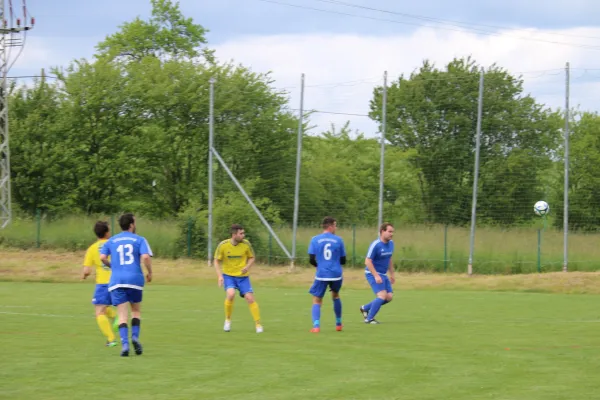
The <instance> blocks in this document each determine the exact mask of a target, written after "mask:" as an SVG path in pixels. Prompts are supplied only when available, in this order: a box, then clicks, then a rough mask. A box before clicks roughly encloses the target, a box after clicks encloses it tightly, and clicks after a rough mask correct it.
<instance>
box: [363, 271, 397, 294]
mask: <svg viewBox="0 0 600 400" xmlns="http://www.w3.org/2000/svg"><path fill="white" fill-rule="evenodd" d="M365 276H366V277H367V282H369V285H371V289H373V293H375V294H377V293H379V292H381V291H382V290H385V291H386V292H388V293H394V290H393V289H392V282H390V278H388V277H387V275H381V274H380V275H379V276H380V277H381V283H377V282H375V277H374V276H373V274H365Z"/></svg>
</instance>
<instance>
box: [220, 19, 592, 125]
mask: <svg viewBox="0 0 600 400" xmlns="http://www.w3.org/2000/svg"><path fill="white" fill-rule="evenodd" d="M575 36H576V37H575ZM582 36H588V37H600V28H577V29H568V30H562V31H540V30H535V29H527V30H522V29H520V30H515V31H504V32H502V35H500V36H479V35H475V34H472V33H466V32H448V31H439V30H434V29H431V28H422V29H418V30H416V31H414V32H412V33H406V34H399V35H391V36H364V35H350V34H337V35H335V34H326V33H322V34H298V35H268V36H245V37H238V38H236V39H232V40H229V41H226V42H224V43H221V44H219V45H217V46H216V51H217V53H216V54H217V57H218V58H219V59H220V60H221V61H227V60H235V62H238V63H242V64H244V65H246V66H250V67H252V69H253V70H254V71H257V72H267V71H272V76H273V77H274V78H275V80H276V82H275V86H277V87H288V88H290V89H289V91H290V94H291V105H292V107H293V108H297V105H298V104H299V97H300V96H299V84H300V75H301V74H302V73H304V74H305V75H306V85H307V88H306V90H305V97H304V108H305V109H318V110H324V111H332V112H341V113H350V114H367V113H368V111H369V100H370V99H371V97H372V93H373V88H374V87H375V86H377V85H381V83H382V79H383V71H386V70H387V71H389V75H390V79H394V78H397V77H398V76H399V75H400V74H405V75H406V74H410V72H412V71H414V70H415V69H416V68H418V67H419V66H420V65H421V63H422V61H423V60H424V59H429V60H430V61H432V62H434V63H436V65H438V66H439V67H442V66H443V65H445V64H446V63H447V62H449V61H450V60H452V59H453V58H454V57H466V56H472V57H473V58H474V59H475V60H476V61H477V62H478V63H480V64H482V65H483V66H489V65H491V64H493V63H496V64H498V65H500V66H502V67H504V68H506V69H508V70H509V71H510V72H511V73H514V74H515V75H518V74H519V73H523V78H524V80H525V90H526V91H527V92H530V93H531V94H532V95H534V96H535V97H536V98H537V99H538V100H539V101H541V102H543V103H545V104H547V105H548V106H551V107H562V106H563V105H564V97H565V74H564V67H565V63H566V62H567V61H568V62H570V63H571V67H572V68H580V69H573V71H572V82H571V94H572V97H571V104H572V105H576V104H579V105H580V106H581V107H582V108H584V109H591V110H597V109H598V106H599V103H598V101H597V100H596V98H595V97H596V96H595V93H597V91H595V90H597V87H598V84H599V82H600V69H599V70H597V71H593V70H588V71H585V70H584V69H583V68H593V67H594V65H596V66H597V67H599V68H600V66H599V65H598V64H594V63H595V62H596V61H595V60H596V58H597V55H598V50H592V49H587V48H582V47H574V46H566V45H560V44H556V43H550V42H570V43H577V44H580V45H581V44H583V45H586V44H588V43H589V44H591V43H593V42H592V41H591V40H592V39H586V38H583V37H582ZM523 38H535V39H538V40H540V41H530V40H524V39H523ZM599 49H600V48H599ZM342 82H347V83H345V84H342ZM347 120H349V121H351V126H352V127H353V128H355V129H359V130H361V131H364V132H365V133H366V134H367V135H375V134H377V130H378V128H377V126H376V124H375V123H373V122H372V121H370V120H369V119H368V118H366V117H361V116H344V115H335V114H317V115H314V116H313V117H311V121H312V122H313V123H314V124H317V125H318V128H317V129H315V132H319V131H321V130H324V129H327V128H328V127H329V125H330V123H335V124H336V125H341V124H343V123H344V122H345V121H347Z"/></svg>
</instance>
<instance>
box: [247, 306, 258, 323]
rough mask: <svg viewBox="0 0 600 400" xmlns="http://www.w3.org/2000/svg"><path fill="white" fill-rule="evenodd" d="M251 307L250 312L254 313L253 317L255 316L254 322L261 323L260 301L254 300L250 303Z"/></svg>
mask: <svg viewBox="0 0 600 400" xmlns="http://www.w3.org/2000/svg"><path fill="white" fill-rule="evenodd" d="M248 307H249V308H250V313H251V314H252V318H254V322H256V325H260V310H259V309H258V303H257V302H254V303H252V304H248Z"/></svg>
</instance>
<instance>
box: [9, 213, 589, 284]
mask: <svg viewBox="0 0 600 400" xmlns="http://www.w3.org/2000/svg"><path fill="white" fill-rule="evenodd" d="M104 219H105V220H108V221H110V220H111V217H105V218H104ZM95 221H96V218H92V217H83V216H81V217H76V216H73V217H70V218H65V219H61V220H57V221H51V222H46V221H43V222H42V223H41V226H40V247H41V248H47V249H65V250H82V249H85V248H86V247H87V246H88V245H89V243H90V242H91V241H93V240H94V236H93V233H92V231H91V227H92V226H93V223H94V222H95ZM138 225H139V226H138V231H139V233H140V234H142V235H144V236H146V237H147V238H148V240H149V241H150V243H151V245H152V249H153V250H154V252H155V254H156V255H157V256H158V257H174V258H176V257H184V256H186V254H187V251H186V237H185V235H184V234H183V233H182V232H181V228H180V222H179V221H176V220H162V221H153V220H148V219H144V218H140V219H139V221H138ZM115 228H116V226H115ZM247 231H248V232H249V234H250V235H260V236H261V239H262V240H261V242H262V243H263V244H264V246H262V248H257V252H258V257H259V261H262V262H265V263H267V262H270V263H273V264H282V263H288V262H289V261H288V260H287V258H286V257H285V255H284V253H283V252H282V251H281V250H280V249H279V247H278V245H277V243H276V241H275V240H272V242H271V247H270V248H271V250H270V251H269V246H268V245H267V243H268V241H269V240H268V232H267V230H266V229H265V228H264V227H262V226H260V227H247ZM276 233H277V234H278V236H279V237H280V239H281V240H282V242H283V243H284V244H285V245H286V246H287V248H288V249H291V242H292V232H291V229H289V228H280V229H276ZM318 233H319V229H312V228H311V229H308V228H303V227H300V228H299V229H298V240H297V252H296V254H298V256H299V262H301V263H307V258H306V251H307V248H308V243H309V241H310V238H311V237H312V236H313V235H315V234H318ZM338 233H339V234H340V235H341V236H342V237H343V238H344V240H345V242H346V247H347V252H348V256H349V259H350V263H354V264H356V265H357V266H358V267H360V266H362V262H363V260H364V256H365V254H366V251H367V249H368V246H369V244H370V243H371V241H372V240H374V239H375V238H376V237H377V229H376V227H371V228H365V227H360V228H356V230H355V231H353V229H352V227H351V225H347V224H346V225H344V226H343V227H342V228H339V229H338ZM220 239H222V238H216V237H215V238H214V240H213V244H214V245H216V243H218V240H220ZM599 240H600V234H583V233H570V235H569V270H571V271H598V270H600V247H599V246H598V245H597V243H598V241H599ZM394 241H395V243H396V252H395V255H394V261H395V263H396V267H397V269H398V270H401V271H409V272H417V271H426V272H442V271H447V272H464V271H465V270H466V266H467V263H468V259H469V228H457V227H450V228H448V231H447V237H446V240H444V227H443V226H425V225H417V226H397V227H396V235H395V237H394ZM445 241H446V243H447V246H446V248H444V242H445ZM0 243H2V245H3V246H5V247H19V248H23V249H27V248H34V247H36V246H37V225H36V222H35V221H32V220H25V219H17V220H15V221H14V222H13V223H12V224H11V225H9V226H8V227H7V228H6V229H4V230H2V231H0ZM562 264H563V233H562V232H561V231H557V230H554V229H547V230H545V231H544V232H543V236H542V248H541V270H542V272H547V271H560V270H561V269H562ZM474 271H475V272H476V273H480V274H515V273H531V272H536V271H537V231H536V229H535V228H513V229H509V230H507V229H501V228H489V227H477V229H476V236H475V254H474Z"/></svg>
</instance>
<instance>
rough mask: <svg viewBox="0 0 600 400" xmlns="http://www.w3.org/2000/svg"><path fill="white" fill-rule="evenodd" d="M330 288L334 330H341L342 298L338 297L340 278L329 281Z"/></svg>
mask: <svg viewBox="0 0 600 400" xmlns="http://www.w3.org/2000/svg"><path fill="white" fill-rule="evenodd" d="M329 287H330V288H331V299H332V300H333V312H334V313H335V330H336V331H341V330H342V299H340V290H341V289H342V280H341V279H340V280H339V281H333V282H330V283H329Z"/></svg>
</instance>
